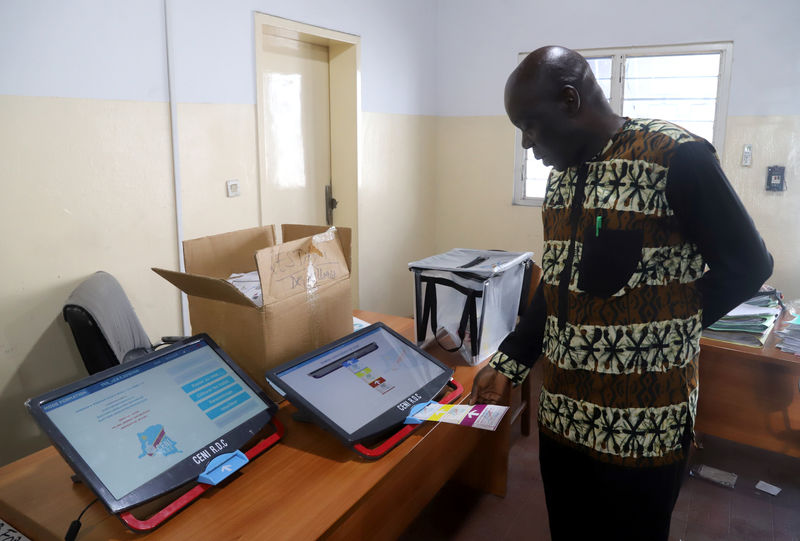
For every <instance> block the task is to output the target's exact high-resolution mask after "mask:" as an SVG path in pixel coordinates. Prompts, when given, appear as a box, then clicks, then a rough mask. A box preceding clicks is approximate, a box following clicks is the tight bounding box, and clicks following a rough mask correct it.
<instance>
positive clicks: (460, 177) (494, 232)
mask: <svg viewBox="0 0 800 541" xmlns="http://www.w3.org/2000/svg"><path fill="white" fill-rule="evenodd" d="M436 143H437V146H436V151H437V160H436V216H435V220H434V224H435V231H436V250H437V252H443V251H446V250H449V249H451V248H478V249H499V250H513V251H532V252H534V260H536V261H539V258H540V257H541V253H542V217H541V213H540V211H539V208H538V207H522V206H518V205H512V204H511V202H512V199H513V193H512V181H513V177H514V128H513V126H512V125H511V124H510V123H509V122H508V119H507V118H506V117H504V116H476V117H440V118H439V121H438V130H437V136H436Z"/></svg>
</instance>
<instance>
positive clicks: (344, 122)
mask: <svg viewBox="0 0 800 541" xmlns="http://www.w3.org/2000/svg"><path fill="white" fill-rule="evenodd" d="M265 34H266V35H271V36H278V37H284V38H289V39H294V40H297V41H304V42H307V43H313V44H316V45H323V46H326V47H328V70H329V73H328V80H329V93H330V103H329V110H330V132H331V133H330V141H331V188H332V192H333V197H334V198H335V199H336V200H337V201H338V206H337V207H336V210H335V211H334V212H333V225H338V226H341V227H349V228H351V229H352V232H353V240H352V243H351V262H352V263H351V267H352V268H351V269H350V285H351V291H352V295H353V308H356V309H357V308H358V306H359V298H358V244H359V243H358V186H359V185H360V174H361V168H360V167H359V142H360V140H361V138H360V136H359V134H360V126H361V38H360V37H359V36H355V35H353V34H346V33H344V32H338V31H336V30H330V29H328V28H321V27H318V26H312V25H309V24H305V23H301V22H297V21H292V20H290V19H283V18H281V17H275V16H273V15H267V14H265V13H259V12H254V37H255V66H254V71H255V72H256V117H257V132H256V137H257V144H256V146H257V147H258V178H259V182H258V205H259V213H258V214H259V216H258V220H259V224H260V225H266V224H265V223H264V221H265V220H264V209H263V203H262V190H263V182H264V181H265V171H266V163H265V156H264V149H263V147H262V141H263V140H264V135H265V133H266V132H265V129H264V125H263V123H264V121H263V115H264V109H263V108H264V104H263V102H262V92H263V88H262V81H261V76H260V74H259V73H258V69H259V66H260V65H261V60H262V56H263V54H264V53H263V51H264V35H265Z"/></svg>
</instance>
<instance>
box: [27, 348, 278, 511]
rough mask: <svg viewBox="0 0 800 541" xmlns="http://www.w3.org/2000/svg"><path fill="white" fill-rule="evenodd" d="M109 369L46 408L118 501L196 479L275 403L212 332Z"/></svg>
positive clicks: (58, 435)
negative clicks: (214, 339) (232, 361)
mask: <svg viewBox="0 0 800 541" xmlns="http://www.w3.org/2000/svg"><path fill="white" fill-rule="evenodd" d="M150 357H152V356H150ZM106 372H111V374H110V375H108V374H106ZM106 372H103V373H102V374H103V375H105V377H103V378H102V379H97V376H100V375H101V374H97V375H96V376H92V377H90V378H88V379H87V380H84V382H85V383H84V384H83V385H81V384H78V388H75V389H70V390H67V392H64V393H58V392H57V391H56V392H55V394H56V396H55V397H52V398H48V397H47V396H46V397H45V399H44V400H42V401H41V402H39V405H38V408H40V410H41V412H42V413H43V414H44V416H46V419H47V421H49V422H48V423H45V424H44V426H43V428H45V429H46V431H48V433H49V434H50V435H51V437H52V436H55V438H54V443H56V445H57V446H62V445H63V444H64V443H66V444H67V446H68V447H67V450H68V451H69V452H70V453H74V454H76V455H77V457H78V458H79V461H80V463H79V464H77V466H78V467H79V468H80V466H82V465H84V464H85V466H86V467H87V468H88V470H90V472H91V473H92V474H93V475H94V476H96V478H97V480H98V481H99V482H100V483H101V484H102V485H103V486H104V487H105V489H107V490H108V492H109V493H110V495H111V497H112V498H111V499H112V500H122V499H123V498H124V497H125V496H126V495H128V494H130V493H131V492H134V491H135V490H137V489H139V488H141V487H142V486H143V485H146V484H147V483H149V482H152V481H154V480H158V479H162V480H163V482H162V483H156V485H154V486H153V487H152V490H151V492H153V493H152V494H148V495H146V496H143V498H144V499H147V498H149V497H154V496H157V495H158V492H159V490H160V489H164V488H168V485H175V486H177V485H178V484H182V483H183V482H186V481H189V480H191V479H192V478H194V477H196V476H197V475H198V474H199V473H200V472H202V471H203V470H204V468H205V463H206V462H208V461H210V459H211V458H213V455H215V454H217V453H220V454H222V453H228V452H233V451H236V450H237V449H238V446H240V445H243V444H244V443H245V442H246V441H247V439H249V437H250V436H252V433H254V431H257V429H258V428H257V427H255V426H251V427H249V428H248V429H247V430H246V432H247V433H246V434H242V435H238V436H237V435H236V431H237V429H238V428H239V427H241V426H242V425H247V424H248V421H251V420H252V419H254V418H257V417H259V416H261V417H262V420H261V421H260V422H258V423H257V424H260V425H261V426H263V425H264V424H266V422H268V420H269V411H268V410H269V409H270V406H271V403H270V402H269V401H268V399H266V397H265V396H259V395H260V394H263V393H259V392H257V391H256V389H254V388H253V387H255V385H254V384H252V382H250V383H248V382H247V381H245V380H244V379H243V376H244V375H243V374H240V373H237V370H235V369H234V368H233V366H232V364H229V362H228V361H227V360H226V359H224V358H223V356H222V355H221V351H218V350H217V349H215V348H214V347H212V346H211V345H210V340H208V341H207V337H206V338H205V339H200V340H195V341H193V342H191V343H188V344H185V345H183V346H181V347H178V348H177V349H171V350H168V351H165V352H164V353H163V354H158V355H156V356H155V357H154V358H150V359H149V360H146V361H144V362H139V361H134V363H130V364H124V365H120V366H119V367H115V368H114V369H111V370H109V371H106ZM244 377H245V378H246V376H244ZM72 387H75V385H73V386H72ZM51 394H52V393H51ZM272 407H273V408H274V405H272ZM265 414H266V417H265ZM34 416H35V417H36V415H34ZM70 448H71V449H70ZM182 464H183V465H184V466H185V467H184V468H183V469H184V470H186V471H185V473H183V474H181V473H180V470H181V465H182ZM84 473H85V472H84ZM159 487H160V488H159ZM173 488H174V486H173ZM136 499H139V498H136Z"/></svg>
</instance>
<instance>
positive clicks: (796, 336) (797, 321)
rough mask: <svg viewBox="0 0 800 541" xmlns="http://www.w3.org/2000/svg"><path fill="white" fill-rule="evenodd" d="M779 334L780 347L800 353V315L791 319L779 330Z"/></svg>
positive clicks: (796, 353) (790, 351)
mask: <svg viewBox="0 0 800 541" xmlns="http://www.w3.org/2000/svg"><path fill="white" fill-rule="evenodd" d="M778 336H780V338H781V341H780V342H779V343H778V345H777V347H778V348H780V349H782V350H783V351H788V352H789V353H794V354H795V355H800V315H798V316H795V318H794V319H793V320H791V321H789V323H788V325H786V328H785V329H781V330H780V331H778Z"/></svg>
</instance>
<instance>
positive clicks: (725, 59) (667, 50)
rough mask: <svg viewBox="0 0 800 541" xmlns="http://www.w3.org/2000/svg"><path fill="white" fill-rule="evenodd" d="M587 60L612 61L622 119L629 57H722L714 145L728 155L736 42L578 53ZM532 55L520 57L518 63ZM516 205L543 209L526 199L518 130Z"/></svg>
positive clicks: (614, 102)
mask: <svg viewBox="0 0 800 541" xmlns="http://www.w3.org/2000/svg"><path fill="white" fill-rule="evenodd" d="M577 51H578V52H579V53H580V54H582V55H583V56H585V57H587V58H597V57H611V58H612V63H611V99H610V100H609V103H610V104H611V108H612V109H613V110H614V112H615V113H616V114H618V115H621V114H622V102H623V91H624V83H623V80H624V76H625V74H624V71H625V59H626V58H627V57H628V56H636V57H640V56H665V55H680V54H704V53H720V58H719V82H718V85H717V102H716V108H715V111H714V138H713V140H712V141H711V143H712V144H713V145H714V147H715V148H716V149H717V153H718V154H719V156H720V159H721V160H724V156H723V154H724V152H725V126H726V124H727V118H728V96H729V93H730V86H731V66H732V64H733V42H731V41H720V42H713V43H688V44H682V45H652V46H646V47H614V48H604V49H578V50H577ZM528 54H529V53H520V54H519V55H518V58H517V63H519V62H522V60H523V59H524V58H525V57H526V56H528ZM514 132H515V137H514V144H515V150H514V201H513V204H514V205H523V206H529V207H540V206H542V202H543V199H544V198H542V197H525V165H526V163H525V162H526V160H525V155H526V152H525V149H524V148H522V132H521V131H520V130H518V129H515V130H514Z"/></svg>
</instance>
